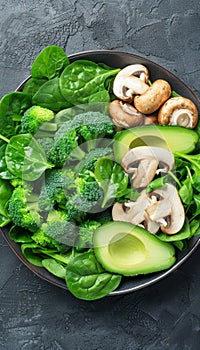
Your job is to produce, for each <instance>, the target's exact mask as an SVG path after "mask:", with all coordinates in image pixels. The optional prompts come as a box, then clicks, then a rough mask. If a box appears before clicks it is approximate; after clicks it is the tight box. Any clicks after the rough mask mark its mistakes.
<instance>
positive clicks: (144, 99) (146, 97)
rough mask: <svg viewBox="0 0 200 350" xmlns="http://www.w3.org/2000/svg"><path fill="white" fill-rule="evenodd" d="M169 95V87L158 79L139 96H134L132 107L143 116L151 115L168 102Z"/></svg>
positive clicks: (165, 82) (164, 81)
mask: <svg viewBox="0 0 200 350" xmlns="http://www.w3.org/2000/svg"><path fill="white" fill-rule="evenodd" d="M170 95H171V86H170V85H169V83H168V82H167V81H166V80H162V79H158V80H155V81H154V82H153V84H152V85H151V86H150V87H149V89H148V90H147V91H146V92H145V93H143V94H141V96H135V98H134V106H135V108H136V109H137V110H138V111H140V112H141V113H143V114H152V113H154V112H155V111H157V110H158V109H159V108H160V106H161V105H162V104H163V103H164V102H165V101H166V100H168V98H169V97H170Z"/></svg>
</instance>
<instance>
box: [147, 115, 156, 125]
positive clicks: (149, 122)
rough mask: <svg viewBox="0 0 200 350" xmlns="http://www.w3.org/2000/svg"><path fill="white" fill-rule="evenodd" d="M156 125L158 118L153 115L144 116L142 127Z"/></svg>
mask: <svg viewBox="0 0 200 350" xmlns="http://www.w3.org/2000/svg"><path fill="white" fill-rule="evenodd" d="M152 124H158V116H157V115H155V114H151V115H146V116H145V117H144V125H152Z"/></svg>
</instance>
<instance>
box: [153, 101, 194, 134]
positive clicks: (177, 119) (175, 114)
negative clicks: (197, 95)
mask: <svg viewBox="0 0 200 350" xmlns="http://www.w3.org/2000/svg"><path fill="white" fill-rule="evenodd" d="M197 122H198V110H197V107H196V106H195V104H194V103H193V102H192V101H191V100H189V99H188V98H185V97H181V96H180V97H172V98H170V99H169V100H168V101H166V102H165V103H164V105H163V106H162V107H161V108H160V110H159V112H158V123H159V124H165V125H179V126H184V127H186V128H191V129H193V128H195V126H196V125H197Z"/></svg>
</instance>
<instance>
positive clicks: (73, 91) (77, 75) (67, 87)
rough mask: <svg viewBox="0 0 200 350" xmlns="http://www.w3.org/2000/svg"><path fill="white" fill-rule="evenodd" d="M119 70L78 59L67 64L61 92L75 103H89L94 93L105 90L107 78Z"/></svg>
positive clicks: (62, 77)
mask: <svg viewBox="0 0 200 350" xmlns="http://www.w3.org/2000/svg"><path fill="white" fill-rule="evenodd" d="M119 71H120V69H111V70H108V69H104V68H102V67H101V66H99V65H98V64H96V63H94V62H91V61H88V60H77V61H75V62H73V63H71V64H70V65H69V66H67V67H66V68H65V69H64V71H63V72H62V74H61V76H60V87H61V93H62V95H63V96H64V97H65V99H66V100H67V101H69V102H70V103H72V104H74V105H77V104H81V103H87V102H89V100H90V99H91V96H92V95H94V94H96V93H97V92H100V91H104V90H105V87H104V83H105V80H106V79H107V78H108V77H110V76H115V75H116V74H117V73H118V72H119Z"/></svg>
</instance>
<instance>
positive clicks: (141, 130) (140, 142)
mask: <svg viewBox="0 0 200 350" xmlns="http://www.w3.org/2000/svg"><path fill="white" fill-rule="evenodd" d="M198 139H199V137H198V135H197V133H196V132H195V131H194V130H191V129H187V128H183V127H181V126H169V125H147V126H141V127H136V128H132V129H128V130H123V131H119V132H118V133H117V134H116V136H115V140H114V146H113V147H114V148H113V149H114V155H115V160H116V161H117V162H119V163H121V161H122V158H123V156H124V155H125V154H126V153H127V152H128V151H129V150H130V149H131V148H134V147H138V146H156V147H163V148H167V149H169V151H171V152H172V153H173V152H181V153H190V152H192V151H193V150H194V149H195V147H196V144H197V142H198Z"/></svg>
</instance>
